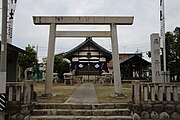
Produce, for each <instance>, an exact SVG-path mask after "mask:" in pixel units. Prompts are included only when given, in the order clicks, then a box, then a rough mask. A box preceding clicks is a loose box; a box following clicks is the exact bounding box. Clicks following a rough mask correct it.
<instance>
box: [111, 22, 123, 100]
mask: <svg viewBox="0 0 180 120" xmlns="http://www.w3.org/2000/svg"><path fill="white" fill-rule="evenodd" d="M111 46H112V62H113V71H114V89H115V95H117V96H121V93H122V92H121V88H122V87H121V72H120V62H119V50H118V39H117V26H116V24H111Z"/></svg>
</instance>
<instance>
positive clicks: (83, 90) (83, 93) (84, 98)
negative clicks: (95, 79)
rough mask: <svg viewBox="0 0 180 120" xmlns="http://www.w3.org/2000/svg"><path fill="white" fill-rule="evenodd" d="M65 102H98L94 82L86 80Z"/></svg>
mask: <svg viewBox="0 0 180 120" xmlns="http://www.w3.org/2000/svg"><path fill="white" fill-rule="evenodd" d="M65 103H78V104H92V103H98V100H97V95H96V90H95V87H94V84H93V83H88V82H85V83H83V84H82V85H80V87H79V88H78V89H77V90H76V91H75V92H74V93H73V94H72V95H71V96H70V97H69V98H68V99H67V100H66V102H65Z"/></svg>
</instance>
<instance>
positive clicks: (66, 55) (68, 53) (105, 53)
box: [64, 37, 112, 59]
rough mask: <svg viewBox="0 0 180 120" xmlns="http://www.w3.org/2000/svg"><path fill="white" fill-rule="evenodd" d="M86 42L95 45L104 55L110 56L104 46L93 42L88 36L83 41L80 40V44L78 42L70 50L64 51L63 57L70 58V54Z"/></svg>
mask: <svg viewBox="0 0 180 120" xmlns="http://www.w3.org/2000/svg"><path fill="white" fill-rule="evenodd" d="M87 44H90V45H92V46H93V47H95V48H96V49H97V50H99V51H100V52H102V53H103V54H104V55H106V56H107V57H108V58H109V59H111V58H112V55H111V52H110V51H108V50H106V49H105V48H103V47H101V46H100V45H99V44H97V43H96V42H94V41H93V40H92V38H90V37H88V38H87V39H86V40H85V41H84V42H82V43H81V44H79V45H78V46H77V47H75V48H73V49H71V50H70V51H68V52H66V53H65V54H64V57H65V58H71V57H72V55H73V54H74V53H75V52H77V51H79V50H80V49H81V48H83V47H84V46H86V45H87Z"/></svg>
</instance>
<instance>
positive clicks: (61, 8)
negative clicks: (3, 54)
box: [13, 0, 180, 57]
mask: <svg viewBox="0 0 180 120" xmlns="http://www.w3.org/2000/svg"><path fill="white" fill-rule="evenodd" d="M179 5H180V0H165V14H166V16H165V21H166V31H173V30H174V29H175V27H177V26H180V7H179ZM39 15H43V16H84V15H86V16H134V23H133V25H132V26H118V42H119V51H120V53H123V52H133V53H134V52H135V51H137V50H138V52H146V51H148V50H150V44H149V43H150V39H149V36H150V34H152V33H159V31H160V22H159V0H18V3H17V8H16V13H15V18H14V29H13V44H14V45H16V46H19V47H20V48H23V49H24V48H25V47H26V46H27V45H28V44H31V45H35V46H37V45H38V48H39V49H38V56H39V57H45V56H47V47H48V36H49V26H42V25H34V24H33V20H32V16H39ZM58 30H70V31H72V30H109V26H75V27H73V26H59V27H58ZM84 40H85V38H57V39H56V50H55V53H56V54H57V53H61V52H66V51H68V50H70V49H72V48H73V47H75V46H77V45H78V44H80V43H81V42H82V41H84ZM93 40H95V41H96V42H97V43H98V44H100V45H102V46H103V47H105V48H106V49H107V50H111V42H110V39H107V38H106V39H105V38H101V39H97V38H93Z"/></svg>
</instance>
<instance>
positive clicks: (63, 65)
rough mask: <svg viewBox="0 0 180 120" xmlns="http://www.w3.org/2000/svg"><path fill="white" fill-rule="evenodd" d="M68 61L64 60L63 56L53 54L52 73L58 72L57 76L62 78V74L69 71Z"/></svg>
mask: <svg viewBox="0 0 180 120" xmlns="http://www.w3.org/2000/svg"><path fill="white" fill-rule="evenodd" d="M69 70H70V63H69V62H68V61H67V60H64V59H63V57H59V56H55V58H54V73H58V77H59V78H60V79H63V74H64V73H67V72H69Z"/></svg>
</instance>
